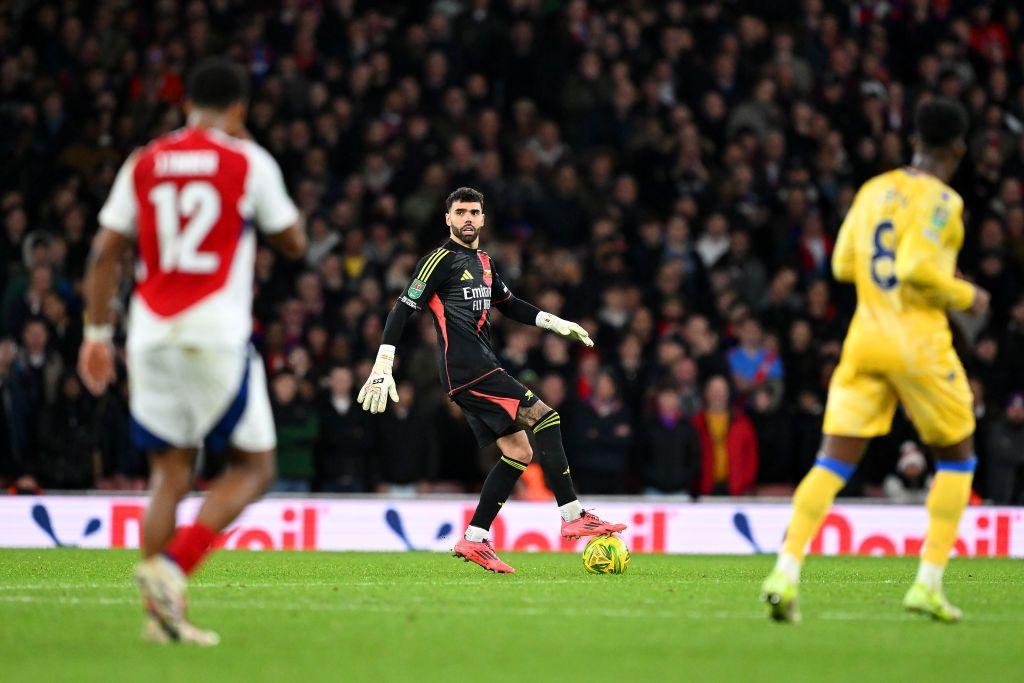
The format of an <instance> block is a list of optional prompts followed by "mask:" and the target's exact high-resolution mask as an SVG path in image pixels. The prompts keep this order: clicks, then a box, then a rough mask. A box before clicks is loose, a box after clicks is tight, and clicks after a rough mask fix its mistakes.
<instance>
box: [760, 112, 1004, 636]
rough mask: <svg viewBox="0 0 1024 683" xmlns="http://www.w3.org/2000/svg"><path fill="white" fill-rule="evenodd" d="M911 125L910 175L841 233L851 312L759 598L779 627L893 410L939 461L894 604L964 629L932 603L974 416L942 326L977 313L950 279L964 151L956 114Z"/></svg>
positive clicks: (854, 209)
mask: <svg viewBox="0 0 1024 683" xmlns="http://www.w3.org/2000/svg"><path fill="white" fill-rule="evenodd" d="M915 124H916V127H917V134H916V136H915V139H914V158H913V161H912V164H911V166H910V167H905V168H900V169H897V170H894V171H889V172H888V173H883V174H882V175H879V176H876V177H875V178H872V179H871V180H869V181H868V182H866V183H865V184H864V185H863V186H862V187H861V189H860V191H859V192H858V193H857V196H856V197H855V198H854V200H853V204H852V206H851V207H850V210H849V212H848V213H847V215H846V219H845V220H844V221H843V225H842V227H841V228H840V229H839V237H838V239H837V241H836V248H835V252H834V254H833V255H832V269H833V271H834V273H835V276H836V279H838V280H841V281H843V282H853V283H854V284H855V285H856V287H857V311H856V313H855V314H854V316H853V321H852V322H851V323H850V329H849V332H848V333H847V335H846V341H845V343H844V344H843V353H842V358H841V359H840V362H839V366H838V367H837V368H836V370H835V373H834V374H833V376H832V381H831V385H830V386H829V393H828V404H827V407H826V409H825V423H824V427H823V430H822V431H823V432H824V434H825V437H824V440H823V442H822V445H821V452H820V453H819V455H818V459H817V460H816V462H815V465H814V467H813V468H811V471H810V472H809V473H808V474H807V476H806V477H804V479H803V481H802V482H800V485H799V486H798V487H797V489H796V492H795V493H794V494H793V514H792V517H791V519H790V523H789V526H788V528H787V530H786V539H785V541H784V543H783V548H782V551H781V552H780V553H779V556H778V560H777V561H776V564H775V569H774V570H773V571H772V573H771V574H770V575H769V576H768V578H767V579H766V580H765V582H764V585H763V586H762V600H764V601H765V602H767V603H768V606H769V609H770V613H771V616H772V618H774V619H776V620H778V621H797V620H799V617H800V613H799V609H798V607H797V585H798V583H799V579H800V567H801V565H802V563H803V559H804V553H805V552H806V548H807V544H808V542H809V541H810V540H811V538H812V537H813V536H814V534H815V533H817V531H818V528H819V527H820V526H821V522H822V520H823V519H824V518H825V515H826V514H827V513H828V509H829V507H831V505H832V501H833V500H834V499H835V497H836V494H838V493H839V491H840V490H841V489H842V488H843V486H844V485H845V484H846V481H847V479H849V477H850V475H851V474H852V473H853V471H854V469H855V468H856V466H857V463H858V462H859V461H860V459H861V457H862V456H863V454H864V449H865V448H866V447H867V444H868V441H869V440H870V439H871V438H872V437H875V436H879V435H882V434H885V433H887V432H888V431H889V428H890V426H891V425H892V418H893V414H894V413H895V411H896V404H897V402H899V403H902V404H903V407H904V408H905V409H906V411H907V414H908V415H909V416H910V419H911V420H912V421H913V423H914V426H915V427H917V431H918V433H919V434H920V435H921V439H922V440H923V441H924V442H925V443H926V444H928V445H929V446H930V447H931V448H932V451H933V453H934V455H935V458H936V461H937V466H936V469H937V473H936V475H935V479H934V483H933V484H932V489H931V491H930V493H929V495H928V501H927V509H928V516H929V523H928V531H927V535H926V537H925V542H924V548H923V550H922V553H921V562H920V565H919V569H918V574H917V580H916V581H915V583H914V585H913V586H912V587H911V589H910V590H909V591H908V593H907V594H906V597H905V598H904V602H903V604H904V606H905V607H906V608H907V609H909V610H912V611H915V612H921V613H925V614H929V615H931V616H932V617H934V618H936V619H939V620H941V621H947V622H950V621H957V620H959V619H960V616H961V614H960V610H958V609H957V608H956V607H954V606H953V605H951V604H949V602H948V601H947V600H946V598H945V596H944V594H943V591H942V573H943V570H944V569H945V566H946V563H947V561H948V557H949V551H950V549H951V548H952V546H953V543H954V541H955V540H956V531H957V525H958V523H959V521H960V515H961V513H962V512H963V509H964V507H965V506H966V505H967V500H968V497H969V495H970V491H971V479H972V476H973V472H974V465H975V462H976V458H975V457H974V414H973V412H972V409H971V408H972V398H971V391H970V389H969V387H968V384H967V377H966V376H965V374H964V369H963V366H962V365H961V364H960V360H959V359H958V358H957V355H956V353H955V352H954V350H953V344H952V335H951V333H950V329H949V322H948V319H947V315H946V314H947V311H949V310H970V311H972V312H973V313H982V312H984V311H985V309H986V308H987V307H988V301H989V295H988V293H987V292H985V291H984V290H983V289H981V288H979V287H976V286H975V285H973V284H971V283H970V282H967V281H965V280H962V279H960V278H959V277H957V276H956V275H955V272H956V257H957V252H959V250H960V246H961V245H962V244H963V239H964V226H963V219H962V212H963V200H962V199H961V198H960V196H959V195H958V194H957V193H956V192H954V191H953V190H952V189H951V188H950V187H949V186H948V185H947V184H946V183H948V182H949V180H950V178H951V177H952V176H953V172H954V171H955V170H956V167H957V164H958V163H959V161H960V158H961V157H962V156H963V154H964V151H965V150H966V145H965V143H964V135H965V134H966V132H967V114H966V112H965V111H964V109H963V107H961V106H960V105H959V104H958V103H956V102H953V101H950V100H946V99H938V98H937V99H930V100H928V101H926V102H924V103H923V104H921V106H920V107H918V110H917V115H916V117H915Z"/></svg>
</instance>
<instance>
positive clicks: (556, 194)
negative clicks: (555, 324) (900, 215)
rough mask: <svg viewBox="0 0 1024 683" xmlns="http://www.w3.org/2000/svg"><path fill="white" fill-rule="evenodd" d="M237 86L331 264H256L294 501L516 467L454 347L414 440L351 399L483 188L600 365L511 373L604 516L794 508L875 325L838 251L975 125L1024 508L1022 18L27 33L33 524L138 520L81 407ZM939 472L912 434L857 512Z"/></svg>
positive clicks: (509, 350) (967, 189) (961, 181)
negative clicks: (142, 172) (916, 161)
mask: <svg viewBox="0 0 1024 683" xmlns="http://www.w3.org/2000/svg"><path fill="white" fill-rule="evenodd" d="M211 54H227V55H229V56H230V57H232V58H234V59H236V60H238V61H239V62H241V63H243V64H244V65H245V66H246V68H247V69H248V72H249V74H250V75H251V78H252V85H253V93H252V101H251V106H250V109H249V121H248V127H249V130H250V131H251V133H252V135H253V137H254V138H255V139H256V140H258V141H259V142H260V143H261V144H263V145H264V146H265V147H266V148H267V149H269V150H270V151H271V153H272V154H273V155H274V156H275V157H276V158H277V160H278V161H279V163H280V164H281V166H282V168H283V170H284V174H285V178H286V181H287V183H288V186H289V189H290V191H291V193H292V195H293V197H294V198H295V200H296V203H297V204H298V206H299V207H300V209H301V211H302V213H303V215H304V218H305V221H306V224H307V228H308V231H309V236H310V239H311V245H312V246H311V248H310V250H309V253H308V256H307V257H306V258H305V260H304V261H303V262H302V263H299V264H290V263H287V262H284V261H283V260H281V259H278V258H276V257H275V255H274V254H273V253H272V252H271V251H270V250H269V249H268V248H261V249H260V250H259V253H258V256H257V262H256V273H257V277H256V283H255V286H256V304H255V316H256V335H255V339H254V342H255V344H256V347H257V348H258V350H259V351H260V352H261V353H262V355H263V358H264V359H265V362H266V366H267V369H268V372H269V374H270V377H271V379H270V382H271V389H272V397H273V403H274V410H275V420H276V423H277V425H276V426H277V430H278V436H279V442H280V446H279V455H280V477H281V479H280V481H279V483H278V484H277V486H278V488H279V489H280V490H291V491H305V490H310V489H312V490H315V491H346V492H359V491H373V490H388V491H392V492H395V493H400V492H412V491H418V490H419V491H423V490H445V491H463V490H472V489H474V488H476V487H478V486H479V485H480V482H481V481H482V478H483V476H484V473H485V472H486V469H487V467H488V466H489V463H488V458H493V457H494V456H493V453H488V452H486V451H485V452H484V453H479V452H478V450H477V448H476V446H475V442H474V440H473V438H472V435H471V433H470V432H469V430H468V427H467V425H466V423H465V421H464V420H463V419H462V418H461V416H460V414H459V410H458V408H457V406H455V405H454V404H453V403H451V402H449V401H448V400H447V399H446V397H445V395H444V394H443V392H442V390H441V388H440V386H439V382H438V380H437V371H436V365H435V355H434V344H435V341H434V338H433V337H434V332H433V329H432V326H431V324H430V321H429V319H428V316H420V318H419V319H418V324H416V325H412V326H410V329H408V330H407V332H406V335H405V338H404V340H403V343H402V345H401V346H400V348H399V353H398V359H399V360H398V366H397V374H398V376H399V379H400V383H399V392H400V396H401V400H400V401H399V402H398V404H397V405H394V406H393V407H392V408H389V411H388V412H387V413H386V414H385V415H383V416H376V417H371V416H369V415H367V414H365V413H364V412H363V411H362V410H360V409H359V407H358V406H357V405H356V404H355V402H354V399H353V392H354V389H356V388H357V387H358V386H359V385H360V384H361V383H362V380H363V379H364V378H365V376H366V375H367V374H368V372H369V366H370V363H371V359H372V355H373V353H374V352H375V350H376V348H377V346H378V343H379V338H380V334H381V330H382V323H383V319H384V316H385V315H386V314H387V311H388V309H389V308H390V306H391V304H392V302H393V301H394V298H395V296H396V294H397V292H398V291H400V289H401V288H402V287H403V286H404V285H405V283H406V282H407V278H408V276H409V274H410V270H411V268H412V266H413V264H414V263H415V262H416V260H417V259H418V258H419V256H421V255H422V254H423V253H425V251H426V250H427V249H429V248H431V247H433V246H436V245H437V244H439V243H440V242H441V241H442V240H443V239H444V237H445V228H444V223H443V216H442V214H443V198H444V196H445V195H446V194H447V193H448V192H449V191H450V190H451V189H453V188H455V187H458V186H462V185H470V186H473V187H476V188H479V189H480V190H481V191H483V192H484V194H485V195H486V197H487V205H486V213H487V220H488V224H487V228H486V230H485V233H484V245H483V246H484V247H485V248H486V249H487V250H488V251H489V253H490V254H491V255H492V256H493V257H494V258H495V259H496V261H497V263H498V264H499V267H500V268H501V272H502V274H503V276H504V278H505V280H506V281H508V282H509V283H510V285H511V286H512V288H513V290H514V291H515V293H516V294H517V295H518V296H520V297H521V298H524V299H526V300H529V301H532V302H534V303H536V304H537V305H538V306H540V307H542V308H544V309H547V310H550V311H552V312H555V313H557V314H559V315H562V316H564V317H568V318H572V319H575V320H578V321H580V322H581V323H582V324H583V325H584V326H585V327H587V328H588V329H589V330H590V331H591V334H592V336H593V337H594V338H595V340H596V342H597V346H596V349H595V350H593V351H589V350H585V349H583V348H581V347H577V346H570V345H569V344H568V343H567V342H565V341H563V340H561V339H560V338H557V337H555V336H553V335H544V334H541V332H540V330H538V329H536V328H529V327H524V326H520V325H518V324H514V323H510V322H509V321H502V320H501V318H500V314H499V313H497V312H495V313H494V315H493V320H494V322H495V325H496V330H497V339H498V350H499V352H500V355H501V358H502V360H503V361H504V363H505V365H506V367H507V368H508V369H509V370H510V371H511V372H512V373H513V374H515V375H516V376H518V377H519V378H521V379H522V380H523V381H524V382H525V383H526V384H528V385H529V386H531V387H532V388H534V390H535V391H536V392H537V393H538V394H539V395H540V396H542V397H543V399H544V400H545V401H546V402H547V403H548V404H549V405H551V406H552V407H554V408H556V409H558V410H559V412H560V413H562V415H563V430H564V433H565V435H566V441H567V452H568V457H569V460H570V462H571V465H572V469H573V475H574V477H575V479H576V481H577V483H578V488H579V489H580V490H581V492H582V493H639V492H646V493H696V494H732V495H740V494H752V493H756V492H782V491H784V490H786V487H791V486H792V485H793V484H794V483H795V482H796V481H798V480H799V478H800V477H801V476H802V474H803V473H804V472H805V471H806V469H807V468H808V467H809V465H810V463H811V462H812V460H813V457H814V455H815V452H816V449H817V447H818V445H819V440H820V427H821V417H822V410H823V405H824V400H825V395H826V389H827V386H828V379H829V376H830V373H831V371H832V369H833V368H834V367H835V364H836V362H837V359H838V354H839V351H840V348H841V342H842V338H843V334H844V332H845V328H846V325H847V323H848V320H849V318H850V316H851V314H852V311H853V306H854V304H855V297H854V293H853V291H852V288H850V287H848V286H840V285H837V283H835V282H834V280H833V279H832V277H831V272H830V267H829V259H830V253H831V250H832V246H833V240H834V238H835V234H836V230H837V229H838V226H839V224H840V222H841V220H842V216H843V215H844V212H845V210H846V208H847V207H848V206H849V204H850V202H851V199H852V197H853V195H854V192H855V191H856V189H857V187H858V186H859V184H860V183H862V182H863V181H864V180H866V179H867V178H869V177H871V176H872V175H874V174H877V173H879V172H883V171H886V170H889V169H892V168H896V167H898V166H900V165H902V164H905V163H907V161H908V160H909V136H910V134H911V133H912V130H911V121H912V112H913V109H914V106H915V105H916V103H918V102H919V101H921V99H922V98H925V97H929V96H932V95H935V94H941V95H944V96H948V97H953V98H957V99H959V100H961V101H962V102H963V103H964V104H965V105H966V107H967V108H968V110H969V113H970V117H971V131H970V137H969V152H968V154H967V156H966V158H965V159H964V162H963V164H962V165H961V168H960V171H959V172H958V174H957V176H956V178H955V179H954V181H953V183H952V184H953V186H954V187H955V188H956V189H957V190H958V191H959V192H960V193H961V194H962V195H963V197H964V202H965V223H966V226H967V239H966V243H965V246H964V250H963V253H962V258H961V262H960V265H959V267H960V269H961V270H962V271H963V272H964V273H965V274H966V275H967V276H968V277H971V278H973V279H974V280H976V281H977V282H978V283H980V284H981V285H983V286H984V287H985V288H986V289H988V290H989V291H990V292H991V293H992V304H993V305H992V310H991V314H990V316H989V317H988V318H987V319H985V320H981V321H975V320H961V321H960V324H958V325H957V330H958V337H960V338H961V344H960V349H961V353H962V355H963V357H964V360H965V364H966V366H967V368H968V372H969V375H970V378H971V385H972V387H973V389H974V392H975V397H976V414H977V417H978V420H979V436H978V441H979V448H978V450H979V455H980V458H981V471H980V472H979V476H978V478H977V484H976V488H977V489H978V490H979V492H981V493H982V494H983V495H985V496H990V497H993V498H994V499H996V500H1000V501H1009V500H1014V499H1016V500H1018V501H1020V500H1021V496H1022V488H1024V486H1022V483H1021V482H1022V480H1024V476H1022V469H1024V466H1022V460H1024V448H1022V446H1021V445H1022V442H1024V395H1022V394H1021V393H1019V392H1020V391H1022V390H1024V296H1022V291H1024V290H1022V288H1021V282H1022V278H1024V203H1022V182H1024V135H1022V130H1024V25H1022V12H1021V10H1020V9H1019V8H1018V6H1017V5H1016V3H1013V2H963V1H960V0H862V1H855V0H843V1H840V0H802V1H799V2H775V1H756V2H755V1H753V0H749V1H744V0H703V1H699V2H697V1H695V2H683V1H681V0H665V1H663V2H657V1H654V0H589V1H587V0H569V1H558V0H505V1H504V2H501V1H498V0H436V1H434V2H386V1H385V2H361V1H356V0H322V1H319V2H317V1H314V0H284V1H283V2H280V3H251V2H246V1H243V0H157V1H155V2H152V3H131V2H126V1H124V0H98V1H97V2H93V3H79V2H75V1H74V0H63V1H54V0H42V1H39V2H12V3H6V4H5V5H4V6H3V9H2V10H0V121H2V126H3V131H4V134H3V136H2V138H0V215H2V234H0V282H2V283H3V286H2V289H3V292H2V294H3V299H2V309H0V339H2V341H0V478H2V479H3V480H4V481H5V482H6V483H7V484H8V485H10V486H11V488H12V490H33V489H35V488H36V487H47V488H84V487H100V488H118V489H124V488H139V487H142V486H143V485H144V477H145V474H146V462H145V458H144V457H142V456H141V455H140V454H139V453H138V452H137V451H135V450H134V449H133V448H132V446H131V444H130V439H129V430H128V417H127V400H126V397H127V386H126V381H125V380H124V378H123V371H122V378H121V381H120V382H119V383H118V384H117V386H116V387H114V388H113V389H112V390H110V391H109V392H108V393H107V394H106V395H105V396H103V397H101V398H100V399H98V400H97V399H95V398H92V397H89V396H87V395H86V392H84V391H83V388H82V386H81V384H80V382H79V381H78V379H77V378H76V376H75V374H74V367H75V362H76V354H77V347H78V343H79V341H80V339H81V324H80V320H81V307H82V306H81V298H80V291H81V278H82V273H83V269H84V266H85V261H86V257H87V253H88V248H89V242H90V238H91V236H92V235H93V234H94V232H95V230H96V229H97V225H96V218H95V217H96V214H97V210H98V207H99V206H100V204H101V203H102V201H103V199H104V198H105V195H106V193H107V191H108V189H109V187H110V185H111V182H112V180H113V177H114V174H115V173H116V170H117V168H118V166H119V165H120V163H121V162H122V161H123V160H124V159H125V157H126V156H127V155H128V153H129V152H130V151H131V150H132V149H133V148H135V147H136V146H139V145H142V144H145V143H146V142H147V141H148V140H150V139H152V138H153V137H154V136H157V135H160V134H162V133H166V132H168V131H170V130H173V129H175V128H178V127H180V126H182V125H183V117H182V113H181V110H180V104H181V100H182V96H183V85H182V83H183V75H184V74H185V73H186V72H187V70H188V68H189V67H190V65H192V64H194V63H195V62H196V61H197V60H198V59H199V58H201V57H203V56H207V55H211ZM123 272H124V279H123V288H122V296H121V297H120V299H121V302H122V309H121V310H122V311H123V304H124V302H125V300H126V297H127V294H128V292H129V291H130V288H131V273H132V267H131V264H130V263H125V264H124V269H123ZM119 341H121V340H119ZM216 465H217V463H216V462H215V461H213V460H210V461H208V462H207V463H206V465H205V467H204V473H205V474H210V473H212V472H213V471H215V469H216ZM930 467H931V465H929V462H928V460H927V459H926V458H924V457H922V449H921V448H920V447H919V445H918V444H917V442H916V435H915V434H914V433H913V430H912V428H911V427H910V426H909V424H908V423H907V421H906V420H905V418H904V416H902V414H900V415H898V416H897V420H896V424H895V427H894V431H893V434H892V435H890V436H889V437H886V438H884V439H879V440H877V442H876V443H875V444H874V445H873V446H872V448H871V451H870V452H869V455H868V458H867V460H866V462H865V465H864V467H863V468H862V469H861V471H860V473H859V474H858V476H857V477H856V478H855V479H854V480H853V481H852V482H851V485H850V487H849V490H850V491H851V492H852V493H869V494H870V493H879V494H885V495H891V496H894V497H899V496H913V495H914V491H915V490H917V491H919V490H920V489H921V488H922V486H923V483H922V482H924V481H925V480H926V479H927V472H928V470H929V468H930ZM200 483H201V482H200Z"/></svg>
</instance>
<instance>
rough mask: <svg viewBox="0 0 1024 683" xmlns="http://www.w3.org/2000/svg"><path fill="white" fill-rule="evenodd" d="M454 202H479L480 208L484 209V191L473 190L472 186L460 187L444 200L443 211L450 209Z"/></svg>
mask: <svg viewBox="0 0 1024 683" xmlns="http://www.w3.org/2000/svg"><path fill="white" fill-rule="evenodd" d="M455 202H479V203H480V210H481V211H483V210H484V193H483V192H481V191H480V190H474V189H473V188H472V187H460V188H459V189H457V190H455V191H454V192H452V193H451V194H450V195H448V199H446V200H445V201H444V210H445V212H450V211H451V210H452V204H454V203H455Z"/></svg>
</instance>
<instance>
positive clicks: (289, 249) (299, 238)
mask: <svg viewBox="0 0 1024 683" xmlns="http://www.w3.org/2000/svg"><path fill="white" fill-rule="evenodd" d="M267 242H268V243H269V244H270V246H271V247H273V249H274V251H276V252H278V253H279V254H281V255H282V256H284V257H285V258H287V259H290V260H292V261H298V260H299V259H300V258H302V257H303V255H304V254H305V253H306V246H307V245H308V242H309V240H308V239H307V238H306V229H305V228H304V227H303V225H302V221H301V220H297V221H296V222H294V223H292V224H291V225H289V226H288V227H287V228H285V229H284V230H282V231H281V232H275V233H273V234H270V235H267Z"/></svg>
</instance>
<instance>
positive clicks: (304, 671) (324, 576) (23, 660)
mask: <svg viewBox="0 0 1024 683" xmlns="http://www.w3.org/2000/svg"><path fill="white" fill-rule="evenodd" d="M503 558H504V559H506V560H507V561H509V562H510V563H511V564H512V565H513V566H515V567H516V569H517V571H518V573H516V574H514V575H508V576H498V575H492V574H488V573H485V572H484V571H482V570H480V569H479V568H477V567H476V566H474V565H470V564H465V563H463V562H461V561H458V560H456V559H454V558H451V557H449V556H447V555H443V554H437V553H424V552H416V553H285V552H278V553H250V552H220V553H217V554H215V555H214V556H213V557H212V558H211V560H210V561H209V562H208V564H207V565H206V566H205V567H204V568H203V569H202V570H201V571H200V573H199V574H198V575H197V576H196V579H195V581H194V583H193V587H192V589H191V614H192V617H193V619H194V621H195V622H196V623H197V624H198V625H200V626H203V627H206V628H212V629H214V630H217V631H219V632H220V634H221V638H222V642H221V645H220V646H219V647H216V648H211V649H197V648H193V647H175V646H157V645H150V644H146V643H143V642H141V641H140V640H139V638H138V633H139V629H140V625H141V609H140V607H139V604H138V598H137V596H136V592H135V588H134V586H133V583H132V580H131V572H132V568H133V565H134V562H135V560H136V553H135V552H132V551H96V550H80V549H53V550H2V551H0V667H2V671H3V679H4V680H6V681H38V680H74V681H104V682H105V683H107V682H110V681H121V680H124V681H145V680H160V681H166V680H175V681H202V680H218V681H253V680H259V681H263V680H275V681H304V682H305V681H321V680H323V681H341V680H344V681H435V680H437V681H440V680H444V681H464V680H473V681H492V680H495V681H497V680H502V681H516V680H526V681H530V682H531V683H532V682H535V681H581V680H603V681H671V680H678V681H757V682H759V683H760V682H769V681H840V680H842V681H858V682H863V681H875V680H885V681H890V680H895V681H910V680H919V681H929V682H934V681H994V680H1022V678H1024V655H1022V654H1021V652H1022V650H1021V635H1022V634H1024V580H1022V579H1024V574H1022V572H1021V568H1022V564H1021V563H1020V562H1019V561H1013V560H994V559H992V560H983V559H973V560H953V562H952V564H951V567H950V569H949V571H948V572H947V577H948V579H947V593H948V594H949V596H950V598H951V600H953V601H954V602H955V603H957V604H958V605H960V606H961V607H962V608H963V609H964V612H965V621H964V622H963V623H961V624H958V625H954V626H947V625H942V624H937V623H932V622H930V621H928V620H926V619H924V618H920V617H915V616H913V615H907V614H904V613H903V612H902V611H900V608H899V603H900V599H901V597H902V595H903V592H904V590H905V589H906V587H907V585H908V581H910V580H911V578H912V577H913V572H914V568H915V560H913V559H910V558H900V559H891V558H885V559H883V558H863V557H844V558H812V561H811V562H809V563H808V566H807V568H806V570H805V583H804V586H803V593H802V606H803V612H804V622H803V623H802V624H800V625H799V626H795V627H794V626H790V625H780V624H774V623H770V622H769V621H768V620H767V617H766V616H765V611H764V610H763V609H762V606H761V605H760V604H759V603H757V602H756V598H757V593H758V585H759V582H760V580H761V579H762V578H763V576H764V575H765V573H766V572H767V571H768V569H769V568H770V566H771V562H772V560H771V558H770V557H768V556H743V557H721V556H719V557H695V556H666V555H634V556H633V560H632V563H631V565H630V568H629V571H628V573H626V574H625V575H622V576H603V575H602V576H594V575H590V574H587V573H586V572H585V571H584V570H583V567H582V566H581V561H580V558H579V555H575V554H573V555H568V554H557V553H545V554H516V553H505V554H503Z"/></svg>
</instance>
